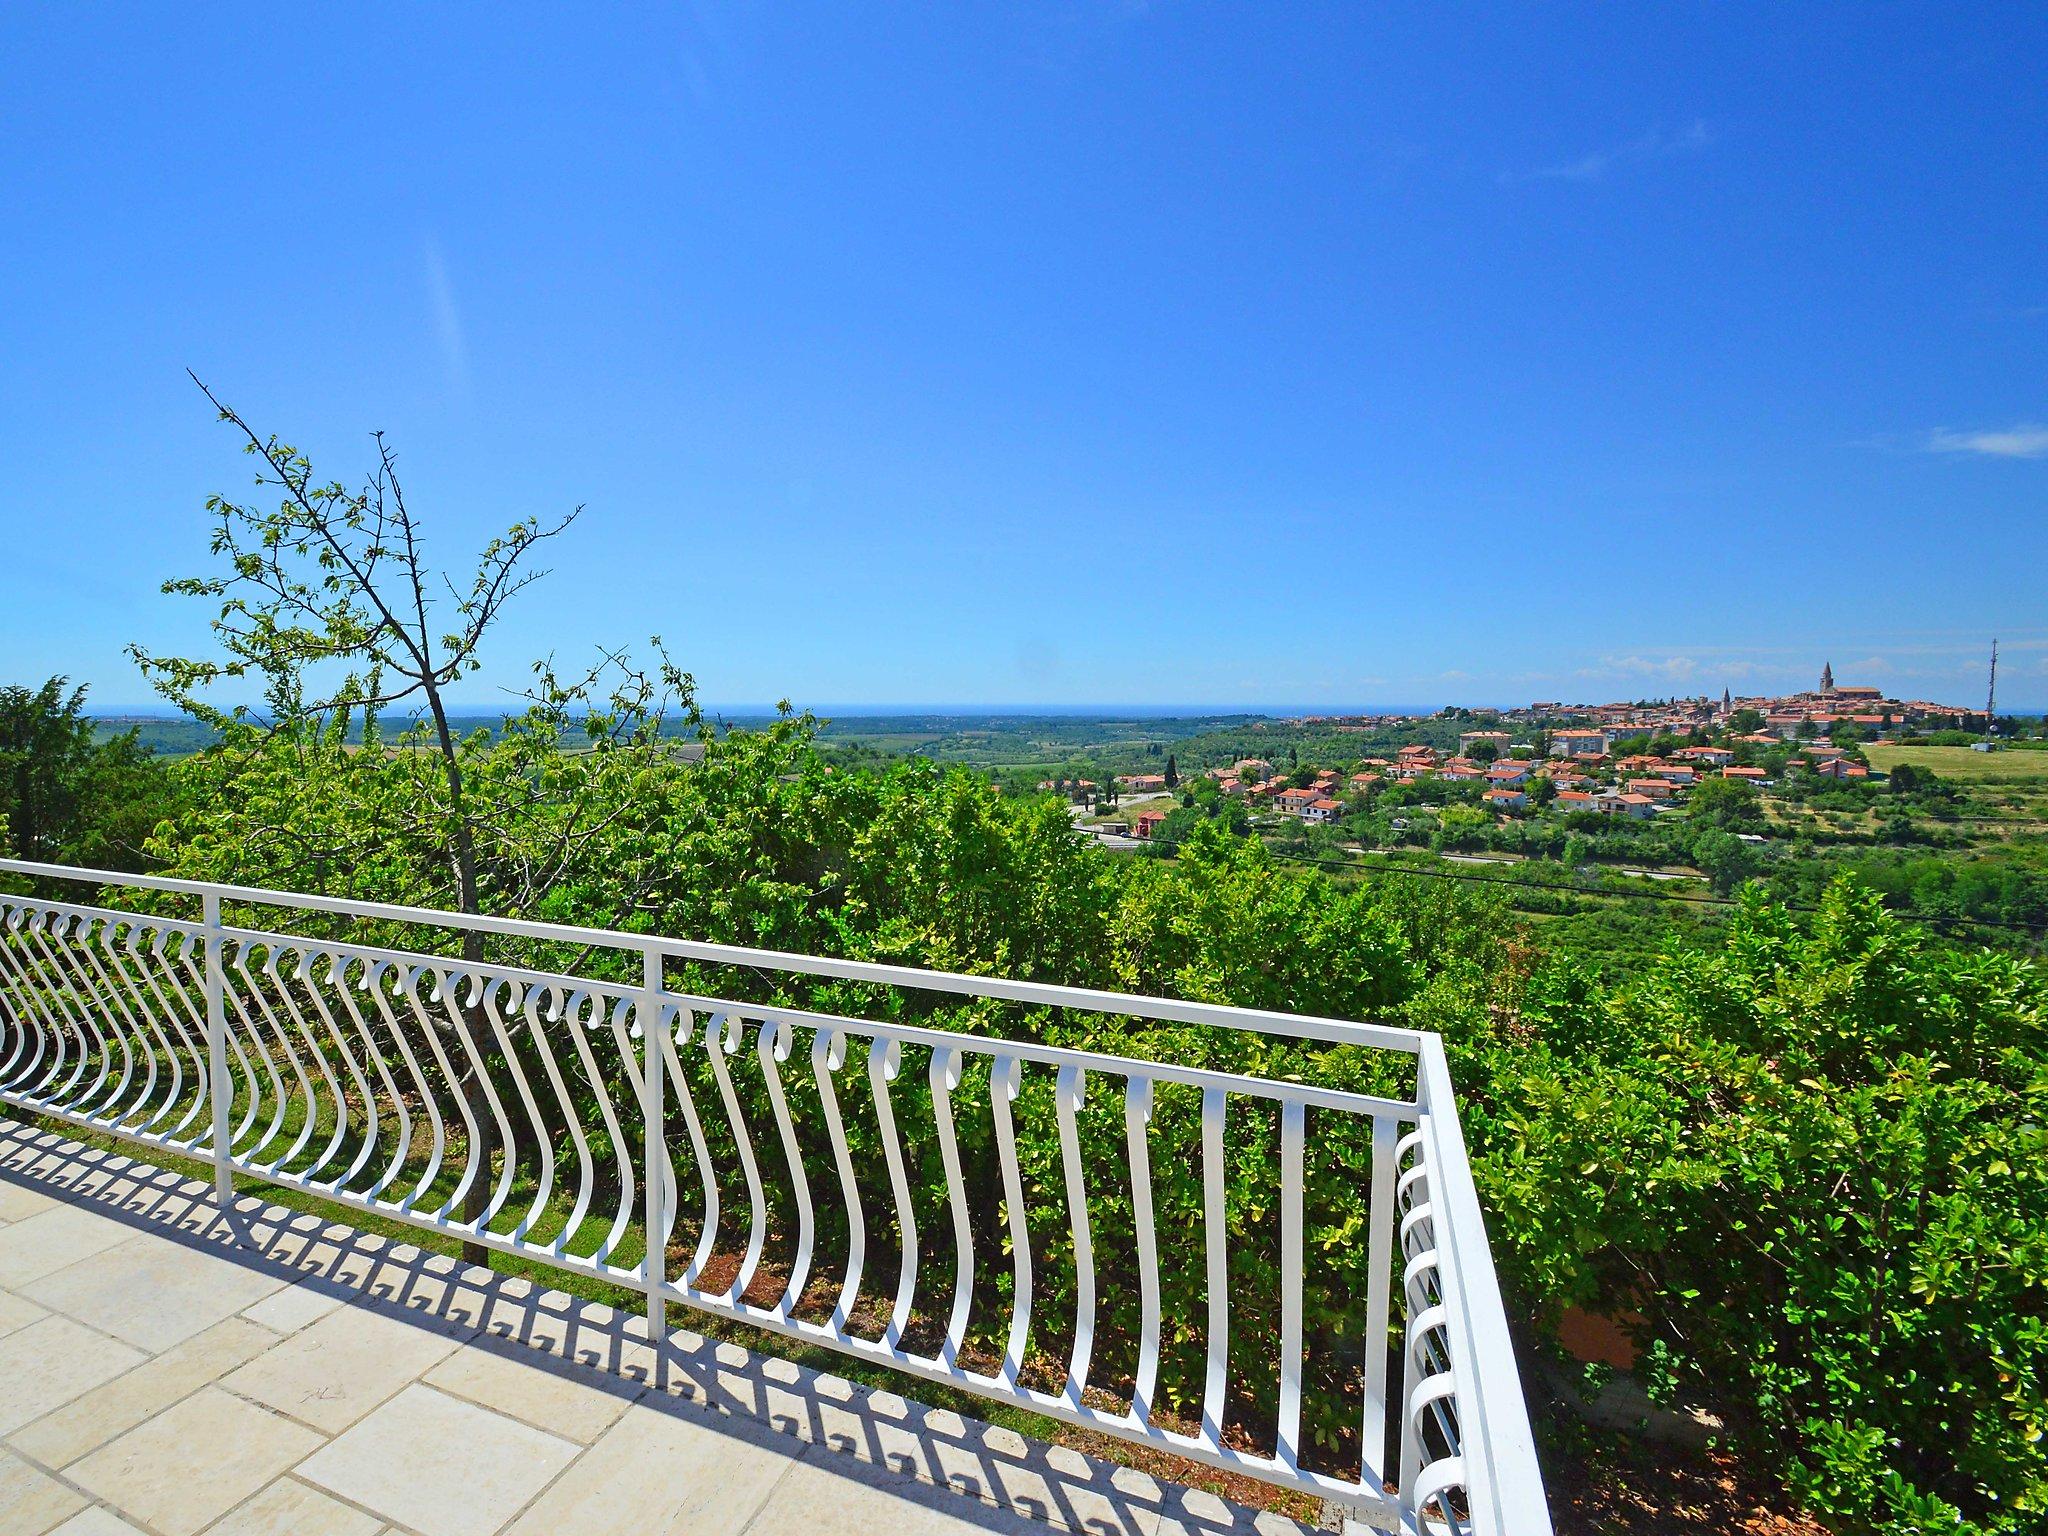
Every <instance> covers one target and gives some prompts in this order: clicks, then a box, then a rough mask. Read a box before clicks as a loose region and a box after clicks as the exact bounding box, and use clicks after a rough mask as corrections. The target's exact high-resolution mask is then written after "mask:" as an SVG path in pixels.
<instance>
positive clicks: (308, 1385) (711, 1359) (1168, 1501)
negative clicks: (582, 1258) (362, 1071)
mask: <svg viewBox="0 0 2048 1536" xmlns="http://www.w3.org/2000/svg"><path fill="white" fill-rule="evenodd" d="M654 1364H655V1357H654V1352H653V1351H652V1349H651V1348H650V1347H649V1345H648V1343H647V1335H646V1324H645V1320H644V1319H643V1318H640V1317H637V1316H635V1317H628V1316H626V1315H624V1314H621V1313H618V1312H616V1311H614V1310H613V1309H611V1308H608V1307H603V1306H599V1305H596V1304H594V1303H589V1302H585V1301H580V1300H578V1299H575V1298H572V1297H569V1296H566V1295H563V1294H562V1293H560V1292H556V1291H549V1290H545V1289H542V1288H540V1287H537V1286H533V1285H531V1284H529V1283H527V1282H525V1281H523V1280H518V1279H512V1278H508V1277H505V1276H501V1275H494V1274H491V1273H490V1272H489V1271H486V1270H480V1269H468V1268H465V1267H463V1266H462V1265H460V1264H459V1263H457V1262H456V1261H454V1260H452V1259H448V1258H444V1257H439V1256H433V1255H428V1254H424V1253H422V1252H420V1251H419V1250H417V1249H414V1248H411V1247H408V1246H405V1245H401V1244H396V1243H392V1242H388V1241H386V1240H384V1239H381V1238H378V1237H374V1236H369V1235H365V1234H363V1233H359V1232H356V1231H354V1230H352V1229H350V1228H347V1227H342V1226H336V1225H331V1224H329V1223H328V1222H326V1221H325V1220H324V1219H322V1218H319V1217H315V1216H309V1215H306V1214H303V1213H298V1212H293V1211H289V1210H286V1209H284V1208H282V1207H279V1206H275V1205H269V1204H266V1203H264V1202H263V1201H261V1200H259V1199H257V1198H254V1197H252V1196H248V1195H244V1196H242V1197H241V1198H240V1199H239V1200H238V1202H237V1207H236V1211H235V1214H234V1217H233V1219H232V1220H231V1221H230V1220H227V1219H224V1218H223V1217H222V1216H221V1215H220V1213H219V1211H218V1208H217V1207H216V1206H215V1204H214V1202H213V1199H212V1192H211V1189H210V1187H209V1186H207V1185H204V1184H199V1183H195V1182H194V1181H192V1180H190V1179H186V1178H183V1177H181V1176H179V1175H176V1174H173V1173H169V1172H166V1171H164V1170H161V1169H157V1168H153V1167H151V1166H149V1165H147V1164H144V1163H140V1162H136V1161H133V1160H131V1159H129V1158H127V1157H124V1156H121V1155H119V1154H115V1153H108V1152H104V1151H99V1150H96V1149H90V1148H85V1147H81V1146H79V1145H78V1144H77V1143H74V1142H71V1141H68V1140H65V1139H63V1138H61V1137H58V1136H54V1135H51V1134H49V1133H47V1132H44V1131H40V1130H37V1129H35V1128H32V1127H29V1126H25V1125H21V1124H18V1123H15V1122H11V1121H0V1536H43V1533H45V1532H52V1531H55V1532H62V1533H64V1536H118V1533H121V1532H128V1531H143V1532H152V1533H155V1536H195V1533H198V1532H202V1531H203V1532H207V1533H209V1536H258V1533H263V1536H376V1533H380V1532H396V1531H404V1532H413V1533H416V1536H493V1533H497V1532H504V1533H507V1536H577V1533H580V1532H586V1531H587V1532H592V1533H603V1536H627V1533H632V1536H664V1533H689V1536H728V1533H729V1536H738V1533H741V1532H747V1533H753V1536H770V1533H781V1532H791V1533H796V1532H803V1533H810V1532H823V1531H835V1532H838V1531H843V1532H849V1533H866V1532H886V1533H888V1536H951V1533H967V1532H973V1531H1004V1532H1028V1531H1045V1530H1048V1529H1050V1528H1054V1527H1059V1528H1065V1529H1069V1530H1082V1531H1088V1532H1100V1533H1105V1536H1183V1533H1184V1536H1249V1533H1251V1532H1253V1531H1261V1532H1270V1533H1280V1532H1297V1531H1300V1530H1301V1529H1302V1527H1299V1526H1297V1525H1295V1524H1294V1523H1293V1522H1292V1521H1287V1520H1282V1519H1279V1518H1277V1517H1275V1516H1273V1515H1270V1514H1263V1515H1258V1516H1256V1517H1255V1516H1253V1515H1252V1514H1250V1513H1249V1512H1247V1511H1245V1510H1242V1509H1240V1508H1238V1507H1236V1506H1234V1505H1230V1504H1227V1503H1225V1502H1224V1501H1222V1500H1220V1499H1217V1498H1215V1497H1213V1496H1211V1495H1208V1494H1204V1493H1200V1492H1196V1491H1192V1490H1188V1489H1185V1488H1180V1487H1177V1486H1175V1485H1172V1484H1165V1483H1160V1482H1158V1481H1155V1480H1154V1479H1152V1478H1151V1477H1149V1476H1146V1475H1144V1474H1142V1473H1138V1472H1136V1471H1133V1470H1132V1469H1130V1468H1120V1467H1115V1466H1112V1465H1110V1464H1108V1463H1106V1462H1102V1461H1098V1460H1095V1459H1093V1458H1090V1457H1086V1456H1083V1455H1081V1454H1079V1453H1078V1452H1074V1451H1070V1450H1066V1449H1064V1448H1058V1447H1050V1446H1046V1445H1043V1444H1040V1443H1038V1442H1035V1441H1030V1440H1027V1439H1025V1438H1024V1437H1022V1436H1019V1435H1016V1434H1013V1433H1011V1432H1009V1431H1006V1430H1002V1429H996V1428H992V1427H990V1426H988V1425H986V1424H982V1423H980V1422H978V1421H975V1420H972V1419H966V1418H963V1417H961V1416H959V1415H957V1414H950V1413H942V1412H939V1411H936V1410H933V1409H929V1408H926V1407H923V1406H921V1405H919V1404H917V1403H914V1402H909V1401H906V1400H904V1399H902V1398H899V1397H894V1396H891V1395H889V1394H886V1393H881V1392H875V1391H872V1390H870V1389H867V1388H864V1387H856V1386H854V1385H852V1384H851V1383H849V1382H846V1381H844V1380H842V1379H840V1378H837V1377H833V1376H828V1375H821V1374H818V1373H816V1372H812V1371H806V1370H803V1369H801V1368H799V1367H797V1366H794V1365H792V1364H790V1363H788V1362H786V1361H782V1360H778V1359H775V1358H773V1357H771V1356H767V1355H759V1354H754V1353H751V1352H749V1351H747V1350H744V1349H741V1348H739V1347H737V1346H735V1345H730V1344H716V1343H713V1342H711V1341H709V1340H704V1339H701V1338H698V1337H696V1336H694V1335H691V1334H687V1333H678V1334H676V1335H675V1336H674V1338H673V1341H672V1344H671V1347H670V1350H669V1353H668V1357H667V1359H666V1361H665V1362H664V1368H663V1369H662V1370H661V1371H659V1372H657V1371H655V1370H654V1369H653V1367H654Z"/></svg>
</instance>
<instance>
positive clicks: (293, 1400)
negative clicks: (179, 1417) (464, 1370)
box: [0, 1306, 457, 1434]
mask: <svg viewBox="0 0 2048 1536" xmlns="http://www.w3.org/2000/svg"><path fill="white" fill-rule="evenodd" d="M5 1342H6V1341H5V1340H4V1339H0V1344H4V1343H5ZM456 1343H457V1340H455V1339H454V1338H451V1337H449V1336H448V1335H446V1334H442V1333H435V1332H432V1331H430V1330H428V1329H424V1328H419V1327H415V1326H414V1325H413V1324H412V1323H410V1322H408V1321H405V1320H403V1319H400V1318H395V1317H387V1316H385V1315H384V1314H383V1313H381V1312H372V1311H369V1310H368V1309H366V1308H363V1307H360V1306H349V1307H342V1308H341V1309H339V1310H338V1311H335V1312H330V1313H329V1314H328V1315H327V1316H325V1317H323V1318H321V1319H320V1321H319V1322H317V1323H315V1324H313V1325H312V1326H311V1327H310V1328H307V1329H306V1330H304V1331H303V1332H301V1333H295V1334H293V1335H292V1336H291V1337H290V1338H288V1339H286V1340H285V1341H284V1342H283V1343H281V1344H278V1345H277V1346H276V1347H274V1348H272V1349H271V1350H269V1351H268V1352H266V1353H264V1354H262V1355H259V1356H257V1357H256V1358H255V1359H254V1360H251V1361H250V1362H249V1363H248V1364H247V1365H245V1366H243V1367H242V1368H241V1369H240V1370H238V1371H235V1372H234V1373H232V1374H231V1375H229V1376H228V1377H227V1378H226V1379H225V1380H223V1381H222V1383H221V1385H222V1386H224V1387H226V1388H228V1389H229V1390H230V1391H233V1392H239V1393H241V1394H242V1395H243V1396H244V1397H252V1398H254V1399H256V1401H258V1402H260V1403H268V1404H269V1405H270V1406H271V1407H273V1408H277V1409H280V1410H282V1411H283V1412H285V1413H288V1414H290V1415H291V1416H292V1417H293V1418H296V1419H303V1420H304V1421H305V1422H306V1423H308V1424H311V1425H313V1426H314V1427H316V1428H318V1429H323V1430H325V1431H327V1433H329V1434H339V1433H340V1432H341V1431H342V1430H344V1429H346V1428H348V1426H349V1425H351V1424H353V1423H355V1421H356V1420H357V1419H360V1418H361V1417H362V1416H363V1415H364V1414H366V1413H368V1412H369V1411H370V1410H371V1409H372V1408H375V1407H376V1406H377V1405H378V1404H379V1403H381V1402H383V1401H384V1400H385V1399H386V1398H387V1397H390V1396H391V1395H392V1394H393V1393H394V1392H396V1391H397V1390H398V1389H399V1388H400V1387H402V1386H404V1385H405V1384H406V1383H407V1382H409V1381H411V1380H413V1378H415V1377H417V1376H419V1375H421V1374H422V1373H424V1372H426V1371H428V1370H431V1369H432V1368H433V1367H434V1366H435V1365H437V1364H439V1363H440V1362H441V1360H443V1359H444V1358H445V1357H446V1356H447V1355H448V1354H449V1352H450V1351H452V1350H453V1349H454V1348H455V1346H456Z"/></svg>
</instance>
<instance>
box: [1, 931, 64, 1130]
mask: <svg viewBox="0 0 2048 1536" xmlns="http://www.w3.org/2000/svg"><path fill="white" fill-rule="evenodd" d="M30 920H31V919H30V917H29V914H28V913H26V912H25V911H24V910H23V909H22V908H20V907H9V908H8V909H7V932H8V933H9V935H11V936H12V938H11V941H10V942H9V943H7V944H4V945H0V963H4V964H5V965H6V967H7V973H8V974H9V975H10V976H12V977H13V978H14V990H15V994H16V995H17V996H18V997H19V998H21V999H22V1002H21V1003H20V1004H19V1005H18V1009H17V1018H16V1022H17V1025H18V1027H19V1028H20V1030H21V1043H20V1044H19V1045H18V1046H16V1048H15V1052H14V1054H13V1055H12V1056H11V1057H9V1058H8V1061H7V1066H6V1074H7V1080H8V1081H9V1082H10V1083H18V1084H20V1087H19V1089H18V1090H17V1091H19V1092H20V1093H21V1094H22V1096H23V1097H24V1098H34V1097H35V1096H36V1094H37V1091H38V1088H39V1086H40V1085H39V1083H38V1081H37V1080H36V1075H35V1074H36V1072H37V1070H38V1069H39V1068H40V1067H41V1066H42V1064H43V1057H44V1055H45V1054H46V1053H47V1052H48V1051H49V1050H50V1047H51V1044H52V1042H54V1041H56V1040H57V1039H59V1038H60V1036H61V1035H62V1030H61V1029H60V1027H59V1025H58V1023H57V1020H56V1018H55V1016H54V1015H53V1014H52V1013H51V1012H50V1010H49V1007H48V1006H47V1004H46V1003H45V1002H44V999H43V992H44V988H43V987H42V985H41V984H40V983H39V982H38V981H37V980H36V979H35V977H34V976H33V975H32V974H31V972H32V969H33V965H34V958H35V957H34V956H33V955H32V954H30V953H29V950H28V940H27V938H26V936H25V930H26V928H27V925H28V923H29V921H30ZM23 1010H25V1011H26V1012H28V1013H32V1014H33V1015H34V1024H33V1027H31V1023H30V1021H29V1019H28V1018H26V1017H22V1016H21V1012H22V1011H23ZM24 1055H26V1056H27V1058H28V1059H27V1060H26V1061H23V1060H22V1057H23V1056H24Z"/></svg>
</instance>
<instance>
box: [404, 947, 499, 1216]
mask: <svg viewBox="0 0 2048 1536" xmlns="http://www.w3.org/2000/svg"><path fill="white" fill-rule="evenodd" d="M428 976H431V977H432V978H433V982H434V985H433V990H432V994H431V997H430V998H422V997H421V996H420V993H419V983H420V982H421V981H422V980H423V979H425V978H426V977H428ZM451 985H452V983H451V982H450V981H449V979H448V974H447V972H445V971H443V970H442V969H440V968H439V967H429V966H422V965H415V966H411V967H408V968H407V970H406V973H405V977H404V980H403V983H402V991H403V993H404V996H405V999H406V1001H407V1002H408V1003H409V1004H410V1005H411V1006H412V1010H413V1016H414V1017H415V1018H416V1019H417V1020H418V1022H419V1026H420V1034H421V1035H422V1037H423V1038H424V1039H425V1040H426V1042H427V1048H428V1049H429V1050H430V1051H432V1052H433V1053H434V1064H435V1065H436V1066H438V1067H439V1068H440V1069H441V1081H442V1082H443V1083H444V1084H445V1085H446V1086H447V1089H448V1096H449V1097H450V1098H452V1099H453V1100H454V1101H455V1108H456V1110H457V1111H458V1112H459V1113H460V1114H461V1116H462V1124H463V1127H464V1130H465V1131H466V1133H467V1134H466V1135H465V1136H464V1138H463V1160H462V1176H461V1177H460V1178H458V1179H457V1180H456V1181H455V1188H454V1190H453V1191H452V1192H451V1193H450V1194H449V1196H448V1198H447V1199H446V1200H445V1201H443V1202H442V1203H441V1205H440V1206H439V1208H437V1209H436V1210H434V1211H433V1212H432V1213H431V1215H430V1218H429V1219H431V1220H433V1221H436V1222H443V1223H445V1222H446V1221H447V1219H448V1213H449V1212H450V1211H453V1210H456V1209H457V1208H459V1207H460V1206H461V1204H462V1202H463V1201H464V1200H465V1199H466V1198H467V1197H468V1195H469V1187H470V1185H471V1184H472V1183H473V1182H475V1180H476V1179H477V1178H478V1176H479V1169H480V1168H481V1167H482V1165H483V1145H482V1144H483V1128H482V1127H481V1126H480V1125H478V1124H477V1119H476V1111H475V1110H474V1109H472V1108H471V1107H470V1102H469V1095H468V1094H466V1093H464V1092H463V1091H462V1073H460V1072H459V1071H457V1070H456V1068H455V1064H454V1062H452V1061H451V1060H450V1059H449V1056H448V1051H447V1048H446V1047H445V1046H443V1045H442V1043H441V1026H440V1025H439V1024H438V1023H436V1022H435V1021H434V1018H433V1015H432V1014H430V1013H429V1012H428V1009H427V1004H428V1002H429V1001H431V1002H432V1003H433V1004H434V1006H435V1007H440V1008H445V1007H447V1005H448V989H449V987H450V986H451ZM449 1033H451V1034H453V1035H454V1036H456V1038H457V1039H460V1038H461V1036H462V1035H463V1033H464V1030H463V1027H462V1021H461V1018H460V1017H459V1015H458V1016H457V1017H456V1018H455V1019H453V1021H452V1022H451V1024H450V1027H449ZM428 1102H429V1103H431V1102H433V1100H432V1096H431V1094H430V1095H429V1097H428ZM442 1125H443V1121H442V1119H441V1117H440V1116H439V1115H436V1116H435V1117H434V1159H433V1162H432V1164H431V1165H430V1166H429V1167H428V1169H427V1172H426V1174H425V1175H423V1176H422V1178H421V1179H420V1187H419V1191H418V1192H419V1194H421V1195H424V1194H425V1193H426V1192H427V1191H428V1190H429V1189H431V1188H433V1185H434V1181H435V1179H437V1178H439V1177H440V1172H441V1164H442V1161H443V1159H444V1158H445V1156H446V1153H447V1143H446V1141H445V1140H444V1138H443V1136H442Z"/></svg>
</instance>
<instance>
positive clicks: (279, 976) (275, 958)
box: [263, 944, 349, 1188]
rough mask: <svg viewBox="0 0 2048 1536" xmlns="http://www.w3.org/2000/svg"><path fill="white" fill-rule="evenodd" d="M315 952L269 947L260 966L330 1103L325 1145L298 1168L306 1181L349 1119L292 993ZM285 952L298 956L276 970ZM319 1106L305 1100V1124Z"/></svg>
mask: <svg viewBox="0 0 2048 1536" xmlns="http://www.w3.org/2000/svg"><path fill="white" fill-rule="evenodd" d="M317 953H318V951H316V950H311V949H307V948H305V947H304V946H303V945H297V944H294V945H292V946H291V947H290V948H285V947H283V946H279V947H278V948H276V949H273V950H271V952H270V962H269V964H267V965H266V966H264V968H263V972H264V974H265V975H266V976H268V977H269V978H270V979H271V980H272V981H273V982H275V983H276V984H277V995H278V999H279V1001H280V1002H282V1003H283V1004H284V1010H285V1012H286V1013H287V1014H288V1015H290V1017H291V1021H292V1027H293V1028H294V1029H295V1030H297V1031H298V1035H299V1038H300V1039H302V1040H304V1041H305V1042H306V1051H307V1054H308V1055H310V1056H311V1057H312V1058H313V1064H314V1066H316V1067H318V1068H319V1069H320V1080H321V1081H322V1082H324V1083H325V1084H326V1085H327V1095H328V1098H329V1099H331V1100H332V1101H333V1104H334V1134H333V1135H331V1136H330V1137H328V1139H327V1145H326V1146H325V1147H323V1148H322V1149H321V1151H320V1155H319V1156H318V1157H316V1158H314V1159H313V1161H312V1162H311V1163H309V1164H307V1165H306V1166H305V1167H304V1168H302V1169H300V1170H299V1174H298V1177H299V1180H300V1182H302V1183H304V1184H307V1185H312V1184H314V1183H316V1182H318V1181H319V1175H320V1173H321V1171H322V1170H323V1169H325V1168H326V1167H327V1165H328V1164H329V1163H331V1162H333V1161H334V1159H335V1157H336V1155H337V1154H338V1153H339V1152H340V1151H341V1147H342V1143H343V1142H345V1141H347V1140H348V1123H349V1114H348V1096H347V1095H346V1094H345V1093H343V1092H342V1089H341V1079H340V1078H338V1077H336V1076H335V1075H334V1068H333V1067H332V1066H331V1065H330V1064H329V1063H328V1060H327V1053H326V1052H325V1051H324V1050H322V1049H321V1048H320V1040H319V1038H318V1036H317V1035H316V1034H315V1033H314V1030H313V1026H312V1025H311V1024H308V1023H307V1022H306V1014H305V1010H304V1009H302V1008H301V1007H299V1003H298V999H297V998H296V997H295V996H293V993H292V982H293V981H299V982H301V983H303V982H304V981H305V979H306V972H307V967H308V966H310V965H311V964H312V963H313V957H314V956H315V954H317ZM287 954H295V955H297V956H298V957H299V959H298V964H296V965H294V966H293V967H291V970H290V972H289V974H287V973H284V972H283V971H281V970H280V967H281V966H282V965H283V963H284V957H285V956H286V955H287ZM306 990H307V992H308V994H309V995H310V993H311V988H310V987H308V988H307V989H306ZM321 1011H323V1012H324V1011H325V1010H324V1009H323V1010H321ZM322 1108H323V1105H322V1104H321V1103H320V1102H318V1101H317V1100H311V1101H309V1102H308V1103H307V1105H306V1123H307V1125H308V1126H309V1127H312V1128H314V1129H316V1130H317V1128H318V1125H319V1121H320V1111H321V1109H322ZM323 1187H326V1188H333V1187H335V1186H333V1185H325V1186H323Z"/></svg>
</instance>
